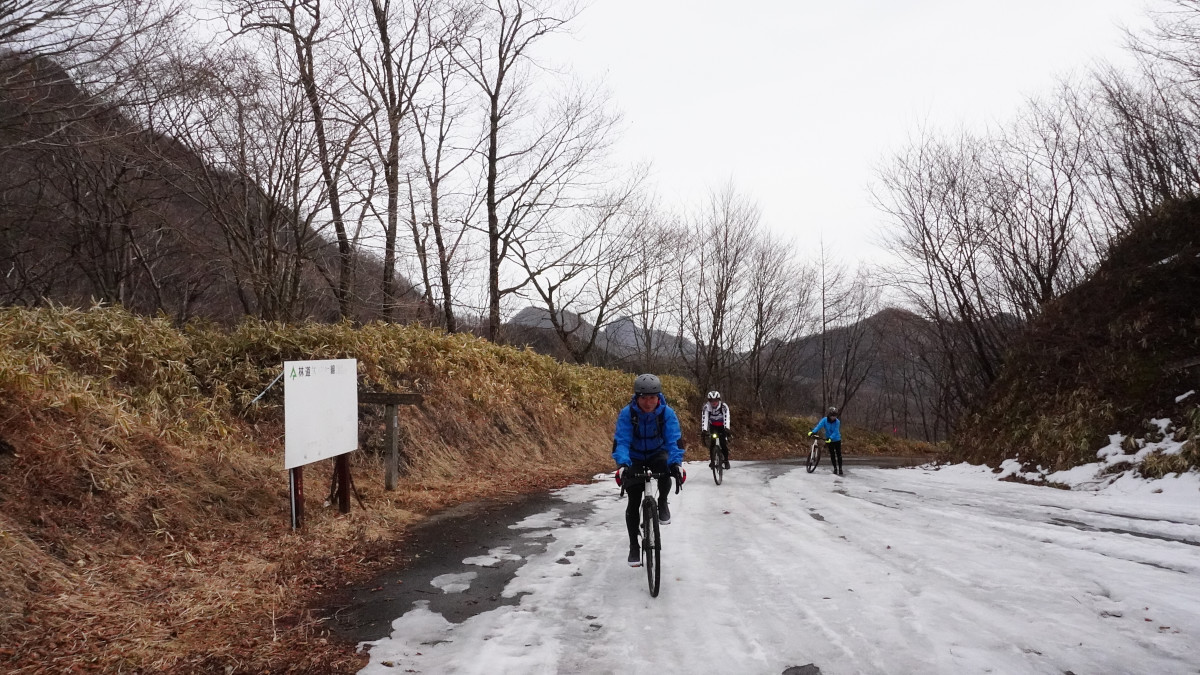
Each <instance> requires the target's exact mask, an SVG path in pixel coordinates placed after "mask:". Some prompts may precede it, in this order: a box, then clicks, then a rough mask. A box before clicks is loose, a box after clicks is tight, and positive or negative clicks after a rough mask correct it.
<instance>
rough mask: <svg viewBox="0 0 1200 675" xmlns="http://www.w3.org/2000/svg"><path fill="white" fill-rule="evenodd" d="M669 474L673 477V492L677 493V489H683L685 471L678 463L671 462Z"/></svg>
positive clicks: (685, 479)
mask: <svg viewBox="0 0 1200 675" xmlns="http://www.w3.org/2000/svg"><path fill="white" fill-rule="evenodd" d="M671 476H673V477H674V478H675V494H679V491H680V490H682V489H683V484H684V483H685V482H687V471H684V470H683V467H682V466H680V465H679V464H672V465H671Z"/></svg>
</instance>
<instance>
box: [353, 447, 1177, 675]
mask: <svg viewBox="0 0 1200 675" xmlns="http://www.w3.org/2000/svg"><path fill="white" fill-rule="evenodd" d="M688 472H689V480H688V483H687V485H686V486H685V488H684V491H683V493H682V494H680V495H673V496H672V497H671V510H672V515H673V518H674V520H673V521H672V522H671V523H670V524H669V525H666V526H664V527H663V530H662V539H663V553H662V561H663V563H662V566H663V578H662V591H661V594H660V595H659V597H658V598H651V597H650V594H649V592H648V589H647V587H646V575H645V573H644V570H642V569H640V568H638V569H635V568H630V567H629V566H628V565H627V564H626V562H625V554H626V552H627V549H626V542H627V538H626V533H625V524H624V516H623V511H624V501H619V500H618V499H617V488H616V486H615V485H614V484H613V482H612V479H611V477H610V476H602V477H598V479H597V481H596V482H595V483H593V484H590V485H580V486H573V487H569V488H566V489H563V490H561V491H559V492H558V493H557V495H558V497H559V498H560V499H562V500H564V501H566V502H570V503H575V504H583V505H590V506H591V507H592V509H593V510H592V511H591V514H590V516H588V517H587V518H586V521H585V522H583V523H579V522H578V521H577V520H574V521H572V523H571V524H567V523H564V522H563V521H562V520H560V519H559V517H558V516H559V511H557V510H554V509H552V510H549V511H548V512H546V513H543V514H539V515H535V516H531V517H529V518H526V519H525V520H523V521H521V522H519V523H516V524H514V525H513V526H512V528H514V529H516V530H527V532H523V534H524V535H525V536H528V537H531V538H537V537H543V538H547V539H548V540H549V542H550V543H549V546H548V547H547V548H546V550H545V551H544V552H543V553H538V554H535V555H531V556H529V557H528V558H527V559H525V560H524V561H523V563H522V565H521V567H520V568H519V569H518V571H517V573H516V577H515V578H514V579H513V580H512V581H511V582H509V583H508V585H507V587H506V588H505V589H504V592H503V595H504V596H505V597H509V598H519V602H518V603H517V604H515V605H508V606H500V607H497V608H495V609H491V610H489V611H485V612H483V613H481V614H478V615H476V616H472V617H470V618H468V619H466V620H464V621H463V622H462V623H457V624H456V623H451V622H449V621H447V620H446V619H444V618H443V617H442V616H441V615H439V614H436V613H433V612H431V611H430V610H429V609H428V607H427V603H425V602H417V603H414V606H413V607H412V608H411V609H410V610H408V611H407V612H406V613H405V614H404V615H403V616H400V617H398V618H396V619H395V621H394V622H393V624H392V633H391V637H389V638H384V639H382V640H378V641H375V642H372V643H366V644H365V645H364V648H366V649H369V652H370V657H371V661H370V664H369V665H368V666H367V667H366V668H365V669H364V670H363V671H362V673H369V674H382V673H406V672H409V673H411V672H417V673H479V674H480V675H483V674H487V675H493V674H496V673H521V674H527V673H783V672H784V671H785V670H788V669H789V668H792V669H793V670H791V672H792V673H798V672H805V673H816V672H820V673H822V674H824V675H830V674H836V673H955V674H958V673H988V672H994V673H1005V674H1010V673H1053V674H1054V675H1062V674H1063V673H1077V674H1079V675H1083V674H1084V673H1200V491H1197V490H1196V487H1195V485H1196V481H1195V476H1187V477H1185V478H1187V479H1188V481H1189V482H1184V481H1180V482H1179V484H1178V485H1174V486H1167V482H1166V481H1160V483H1162V484H1163V485H1165V486H1167V487H1168V488H1171V489H1167V490H1165V491H1164V492H1163V493H1162V494H1154V493H1151V492H1150V491H1149V490H1146V491H1145V492H1146V494H1143V495H1138V496H1133V495H1117V494H1107V493H1094V492H1068V491H1063V490H1055V489H1052V488H1045V487H1033V486H1027V485H1020V484H1015V483H1007V482H999V481H996V480H994V479H993V478H992V477H990V475H989V474H987V473H985V472H983V471H981V470H980V469H976V468H970V467H965V466H961V467H949V468H943V469H942V470H931V469H870V468H854V467H850V469H849V470H848V472H847V475H846V476H845V477H844V478H842V477H835V476H833V475H831V474H830V473H829V471H828V469H827V468H826V467H822V468H820V469H818V471H817V473H814V474H807V473H805V471H804V468H803V466H798V465H780V464H772V463H751V462H747V463H736V462H735V463H734V468H733V469H732V470H731V471H728V472H726V474H725V484H724V485H721V486H716V485H714V484H713V481H712V478H711V474H710V473H709V472H708V470H707V468H706V466H705V465H703V464H695V463H693V464H689V465H688ZM512 557H513V556H512V554H511V553H509V552H508V550H507V549H498V550H495V551H493V552H492V554H491V555H485V556H475V557H471V558H467V559H465V560H463V561H462V563H461V565H460V566H459V569H452V570H447V575H455V576H445V578H442V577H439V579H438V580H435V584H434V585H435V586H436V587H435V588H430V592H433V593H438V592H442V593H451V592H461V593H466V594H469V593H471V589H470V583H471V579H472V578H473V574H472V570H478V569H480V568H481V567H484V566H489V565H494V564H497V563H498V562H499V561H501V560H509V561H511V560H512ZM438 589H440V591H439V590H438ZM804 666H807V667H804Z"/></svg>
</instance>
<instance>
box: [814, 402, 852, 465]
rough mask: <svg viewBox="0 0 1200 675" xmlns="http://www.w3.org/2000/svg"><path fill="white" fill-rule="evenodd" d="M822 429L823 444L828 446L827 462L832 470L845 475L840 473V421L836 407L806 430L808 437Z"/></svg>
mask: <svg viewBox="0 0 1200 675" xmlns="http://www.w3.org/2000/svg"><path fill="white" fill-rule="evenodd" d="M822 429H824V430H825V445H826V446H827V447H828V448H829V462H830V463H831V464H833V472H834V473H835V474H837V475H839V476H845V475H846V474H844V473H842V421H841V420H840V419H838V409H837V408H830V409H829V412H828V413H826V414H825V416H824V417H822V418H821V421H820V422H817V426H815V427H813V429H812V431H810V432H808V436H809V438H812V437H813V436H816V435H817V432H819V431H820V430H822Z"/></svg>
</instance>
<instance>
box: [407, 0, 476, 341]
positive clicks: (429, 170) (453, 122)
mask: <svg viewBox="0 0 1200 675" xmlns="http://www.w3.org/2000/svg"><path fill="white" fill-rule="evenodd" d="M431 20H434V18H433V17H431ZM441 20H442V21H444V22H447V23H449V25H448V26H446V25H443V26H442V27H441V28H440V29H437V30H433V31H430V32H435V33H437V34H442V32H443V31H448V30H451V29H454V28H461V27H462V25H463V24H464V23H467V22H466V20H465V19H462V17H460V16H458V15H455V14H451V15H449V16H446V17H443V18H442V19H441ZM468 25H469V24H468ZM458 43H459V41H458V40H450V41H444V42H442V43H440V45H441V47H440V48H439V49H436V50H435V51H434V55H433V64H432V65H431V67H430V75H429V86H428V87H427V88H426V89H427V91H428V92H429V93H428V95H427V96H420V92H416V93H417V95H418V97H419V100H418V101H417V103H416V110H415V112H414V115H413V126H414V129H415V131H416V136H417V142H418V144H419V145H420V168H419V170H418V172H419V173H420V175H421V176H422V178H423V183H424V190H423V191H422V192H423V193H424V200H423V201H424V204H425V206H426V208H427V210H426V211H425V212H424V213H423V214H422V219H423V220H422V222H424V223H427V224H428V228H429V230H430V232H432V234H433V242H434V249H435V252H436V254H437V258H436V261H435V262H436V265H437V279H438V284H437V288H438V290H439V291H440V295H441V309H442V321H443V323H444V325H445V327H446V330H448V331H450V332H455V331H457V330H458V318H457V316H456V313H455V293H454V285H455V280H456V278H457V277H460V276H461V270H460V269H459V268H460V267H461V266H462V265H463V264H464V256H463V255H462V247H463V245H464V237H465V236H466V234H467V232H468V228H467V223H470V222H471V221H472V220H473V219H474V215H475V210H476V209H477V208H478V207H479V205H480V203H481V202H480V200H479V199H478V193H477V192H473V191H471V190H470V189H466V188H463V187H461V186H465V185H467V184H468V181H467V180H460V179H459V174H461V173H464V169H465V166H466V165H467V163H468V162H469V161H470V160H471V159H472V158H473V157H474V156H475V153H476V152H477V151H478V149H479V145H480V142H481V139H480V137H479V136H476V135H469V134H467V133H464V130H463V127H464V126H465V124H466V121H467V119H468V117H467V111H468V104H467V101H466V100H465V98H466V96H465V95H464V92H463V89H464V83H463V82H462V81H461V75H462V73H461V71H460V70H459V66H458V65H457V63H456V61H455V58H454V57H453V55H452V53H451V51H450V50H452V49H454V48H455V45H457V44H458ZM456 187H457V189H456ZM412 218H413V221H414V222H415V221H416V220H417V215H416V214H415V213H414V214H413V216H412Z"/></svg>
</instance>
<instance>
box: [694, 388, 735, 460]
mask: <svg viewBox="0 0 1200 675" xmlns="http://www.w3.org/2000/svg"><path fill="white" fill-rule="evenodd" d="M710 430H711V431H710ZM710 433H716V434H717V436H718V438H719V440H720V442H721V455H722V456H723V457H724V458H725V459H724V464H725V468H726V469H728V468H729V406H727V405H725V404H724V403H723V402H721V392H719V391H710V392H708V403H707V404H705V406H704V410H702V411H701V412H700V435H701V436H702V437H704V438H708V436H707V434H710ZM710 468H711V467H710Z"/></svg>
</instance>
